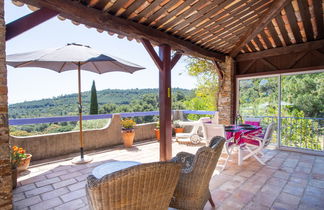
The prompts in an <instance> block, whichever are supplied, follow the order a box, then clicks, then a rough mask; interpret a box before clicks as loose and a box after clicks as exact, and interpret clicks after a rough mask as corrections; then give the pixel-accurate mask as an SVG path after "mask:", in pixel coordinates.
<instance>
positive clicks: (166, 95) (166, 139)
mask: <svg viewBox="0 0 324 210" xmlns="http://www.w3.org/2000/svg"><path fill="white" fill-rule="evenodd" d="M141 41H142V44H143V45H144V47H145V49H146V50H147V52H148V53H149V55H150V56H151V58H152V59H153V61H154V63H155V64H156V66H157V67H158V68H159V70H160V71H159V95H160V97H159V99H160V160H161V161H166V160H170V159H171V157H172V127H171V70H172V68H173V67H174V66H175V64H176V63H177V62H178V61H179V59H180V58H181V56H182V54H181V53H180V52H177V53H175V55H174V56H173V57H172V58H171V47H170V46H169V45H166V44H164V45H160V46H159V55H157V53H156V52H155V50H154V48H153V46H152V45H151V43H150V41H148V40H146V39H142V40H141Z"/></svg>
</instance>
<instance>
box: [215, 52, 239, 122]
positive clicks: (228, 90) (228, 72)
mask: <svg viewBox="0 0 324 210" xmlns="http://www.w3.org/2000/svg"><path fill="white" fill-rule="evenodd" d="M224 66H225V68H224V69H223V73H224V78H223V81H222V82H220V91H219V100H218V111H219V124H223V125H230V124H232V123H233V122H234V120H233V114H234V107H235V106H234V103H235V102H234V94H235V87H234V68H235V62H234V60H233V58H232V57H229V56H227V57H226V60H225V65H224Z"/></svg>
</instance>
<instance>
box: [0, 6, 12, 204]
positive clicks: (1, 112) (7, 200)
mask: <svg viewBox="0 0 324 210" xmlns="http://www.w3.org/2000/svg"><path fill="white" fill-rule="evenodd" d="M5 44H6V42H5V22H4V1H0V209H2V210H6V209H12V181H11V180H12V179H11V167H10V159H9V129H8V96H7V94H8V87H7V68H6V63H5V59H6V52H5V49H6V48H5Z"/></svg>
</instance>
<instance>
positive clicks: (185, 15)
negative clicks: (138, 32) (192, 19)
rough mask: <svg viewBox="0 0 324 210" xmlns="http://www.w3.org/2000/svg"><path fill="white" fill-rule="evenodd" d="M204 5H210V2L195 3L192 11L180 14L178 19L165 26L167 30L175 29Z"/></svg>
mask: <svg viewBox="0 0 324 210" xmlns="http://www.w3.org/2000/svg"><path fill="white" fill-rule="evenodd" d="M204 4H210V1H208V0H199V1H198V2H197V3H195V4H194V5H193V6H192V7H191V8H190V9H188V10H186V11H185V12H183V13H182V14H180V15H179V16H178V17H177V18H175V19H173V20H172V21H170V22H168V23H167V24H165V25H164V28H165V29H168V28H173V27H174V26H176V25H177V24H178V23H180V22H183V21H185V20H186V17H187V16H188V15H190V13H192V12H193V11H196V10H198V9H199V8H200V7H202V6H203V5H204Z"/></svg>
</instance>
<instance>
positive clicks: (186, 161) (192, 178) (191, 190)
mask: <svg viewBox="0 0 324 210" xmlns="http://www.w3.org/2000/svg"><path fill="white" fill-rule="evenodd" d="M224 142H225V138H224V137H221V136H217V137H214V138H213V139H212V140H211V141H210V146H209V147H202V148H200V149H199V150H198V151H197V153H196V155H192V154H189V153H185V152H181V153H178V154H177V156H176V157H175V158H173V159H172V161H174V162H180V163H182V169H181V175H180V178H179V182H178V184H177V187H176V189H175V191H174V195H173V198H172V200H171V203H170V207H173V208H177V209H188V210H189V209H190V210H195V209H203V208H204V206H205V204H206V202H207V201H208V200H209V199H210V198H211V197H210V192H209V181H210V179H211V176H212V175H213V172H214V170H215V168H216V164H217V161H218V159H219V157H220V155H221V153H222V149H223V146H224Z"/></svg>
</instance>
